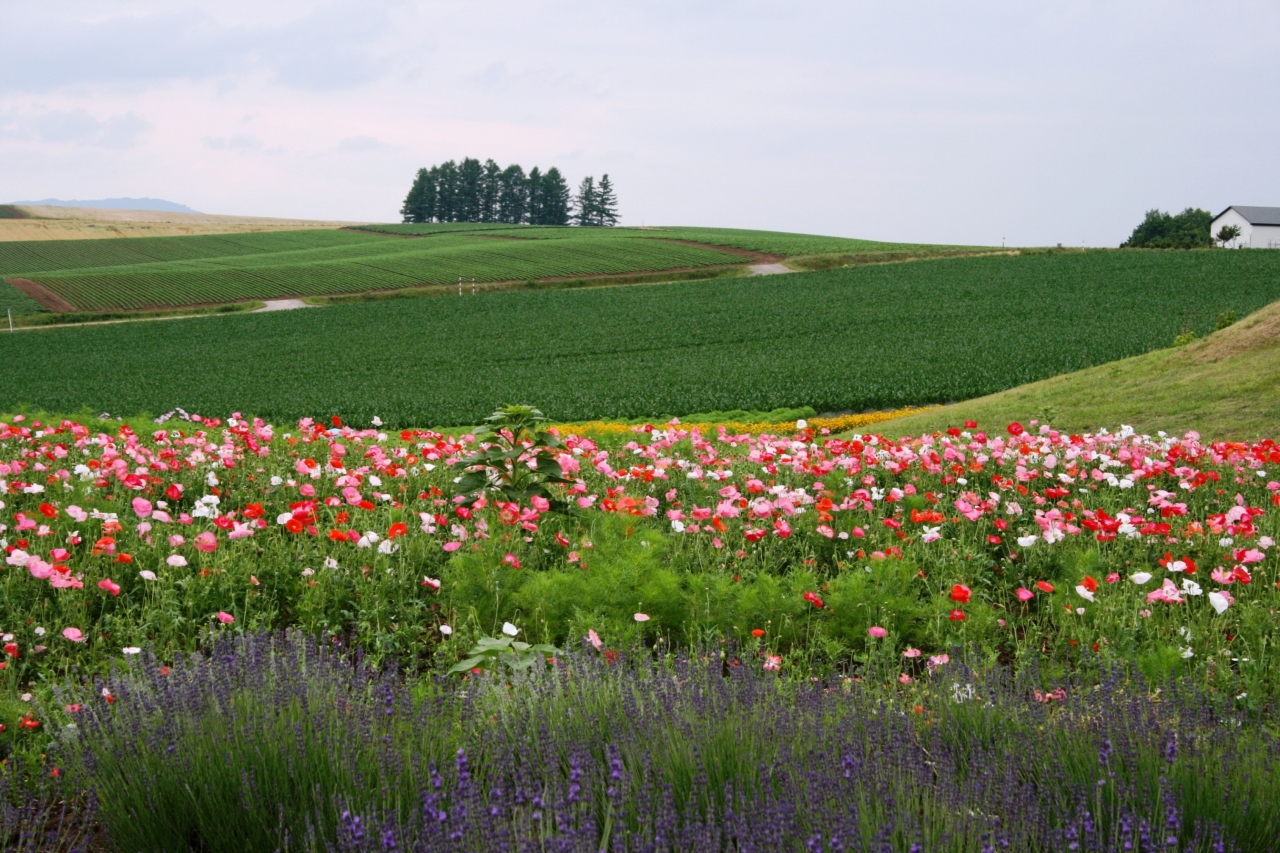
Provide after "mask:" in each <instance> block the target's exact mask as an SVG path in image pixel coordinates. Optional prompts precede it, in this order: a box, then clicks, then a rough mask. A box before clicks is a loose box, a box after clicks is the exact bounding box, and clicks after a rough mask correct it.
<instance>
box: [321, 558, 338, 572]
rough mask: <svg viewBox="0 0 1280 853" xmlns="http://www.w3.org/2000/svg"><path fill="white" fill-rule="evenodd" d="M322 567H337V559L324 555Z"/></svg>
mask: <svg viewBox="0 0 1280 853" xmlns="http://www.w3.org/2000/svg"><path fill="white" fill-rule="evenodd" d="M324 567H325V568H326V569H336V568H338V561H337V560H335V559H333V557H325V558H324Z"/></svg>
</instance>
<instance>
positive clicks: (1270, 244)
mask: <svg viewBox="0 0 1280 853" xmlns="http://www.w3.org/2000/svg"><path fill="white" fill-rule="evenodd" d="M1224 225H1235V226H1237V227H1238V228H1239V229H1240V236H1239V237H1237V238H1236V239H1234V240H1232V241H1231V242H1230V243H1228V244H1227V246H1228V247H1229V248H1234V249H1280V207H1244V206H1242V205H1233V206H1231V207H1228V208H1227V209H1226V210H1224V211H1222V212H1221V213H1219V214H1218V215H1217V217H1216V218H1215V219H1214V220H1213V225H1212V226H1211V228H1210V230H1209V233H1210V234H1212V235H1213V239H1214V240H1217V239H1218V232H1219V231H1220V230H1222V226H1224Z"/></svg>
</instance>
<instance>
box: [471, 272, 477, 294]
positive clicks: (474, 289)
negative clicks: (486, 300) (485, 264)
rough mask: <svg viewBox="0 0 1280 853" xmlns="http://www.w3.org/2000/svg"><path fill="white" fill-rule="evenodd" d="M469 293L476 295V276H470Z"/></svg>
mask: <svg viewBox="0 0 1280 853" xmlns="http://www.w3.org/2000/svg"><path fill="white" fill-rule="evenodd" d="M471 295H472V296H475V295H476V278H475V276H472V277H471Z"/></svg>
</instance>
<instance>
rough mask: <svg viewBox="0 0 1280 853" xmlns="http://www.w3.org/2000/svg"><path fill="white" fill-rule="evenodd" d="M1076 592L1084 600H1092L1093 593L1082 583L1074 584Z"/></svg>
mask: <svg viewBox="0 0 1280 853" xmlns="http://www.w3.org/2000/svg"><path fill="white" fill-rule="evenodd" d="M1076 594H1077V595H1079V596H1080V597H1081V598H1083V599H1085V600H1086V601H1093V593H1092V592H1090V591H1089V589H1088V588H1087V587H1086V586H1085V585H1084V584H1076Z"/></svg>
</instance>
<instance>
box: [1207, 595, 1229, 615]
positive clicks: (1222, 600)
mask: <svg viewBox="0 0 1280 853" xmlns="http://www.w3.org/2000/svg"><path fill="white" fill-rule="evenodd" d="M1209 603H1210V604H1211V605H1213V609H1214V610H1216V611H1218V612H1219V613H1225V612H1226V611H1227V608H1228V607H1230V606H1231V603H1230V602H1228V601H1227V597H1226V596H1225V595H1223V594H1222V593H1220V592H1211V593H1209Z"/></svg>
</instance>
